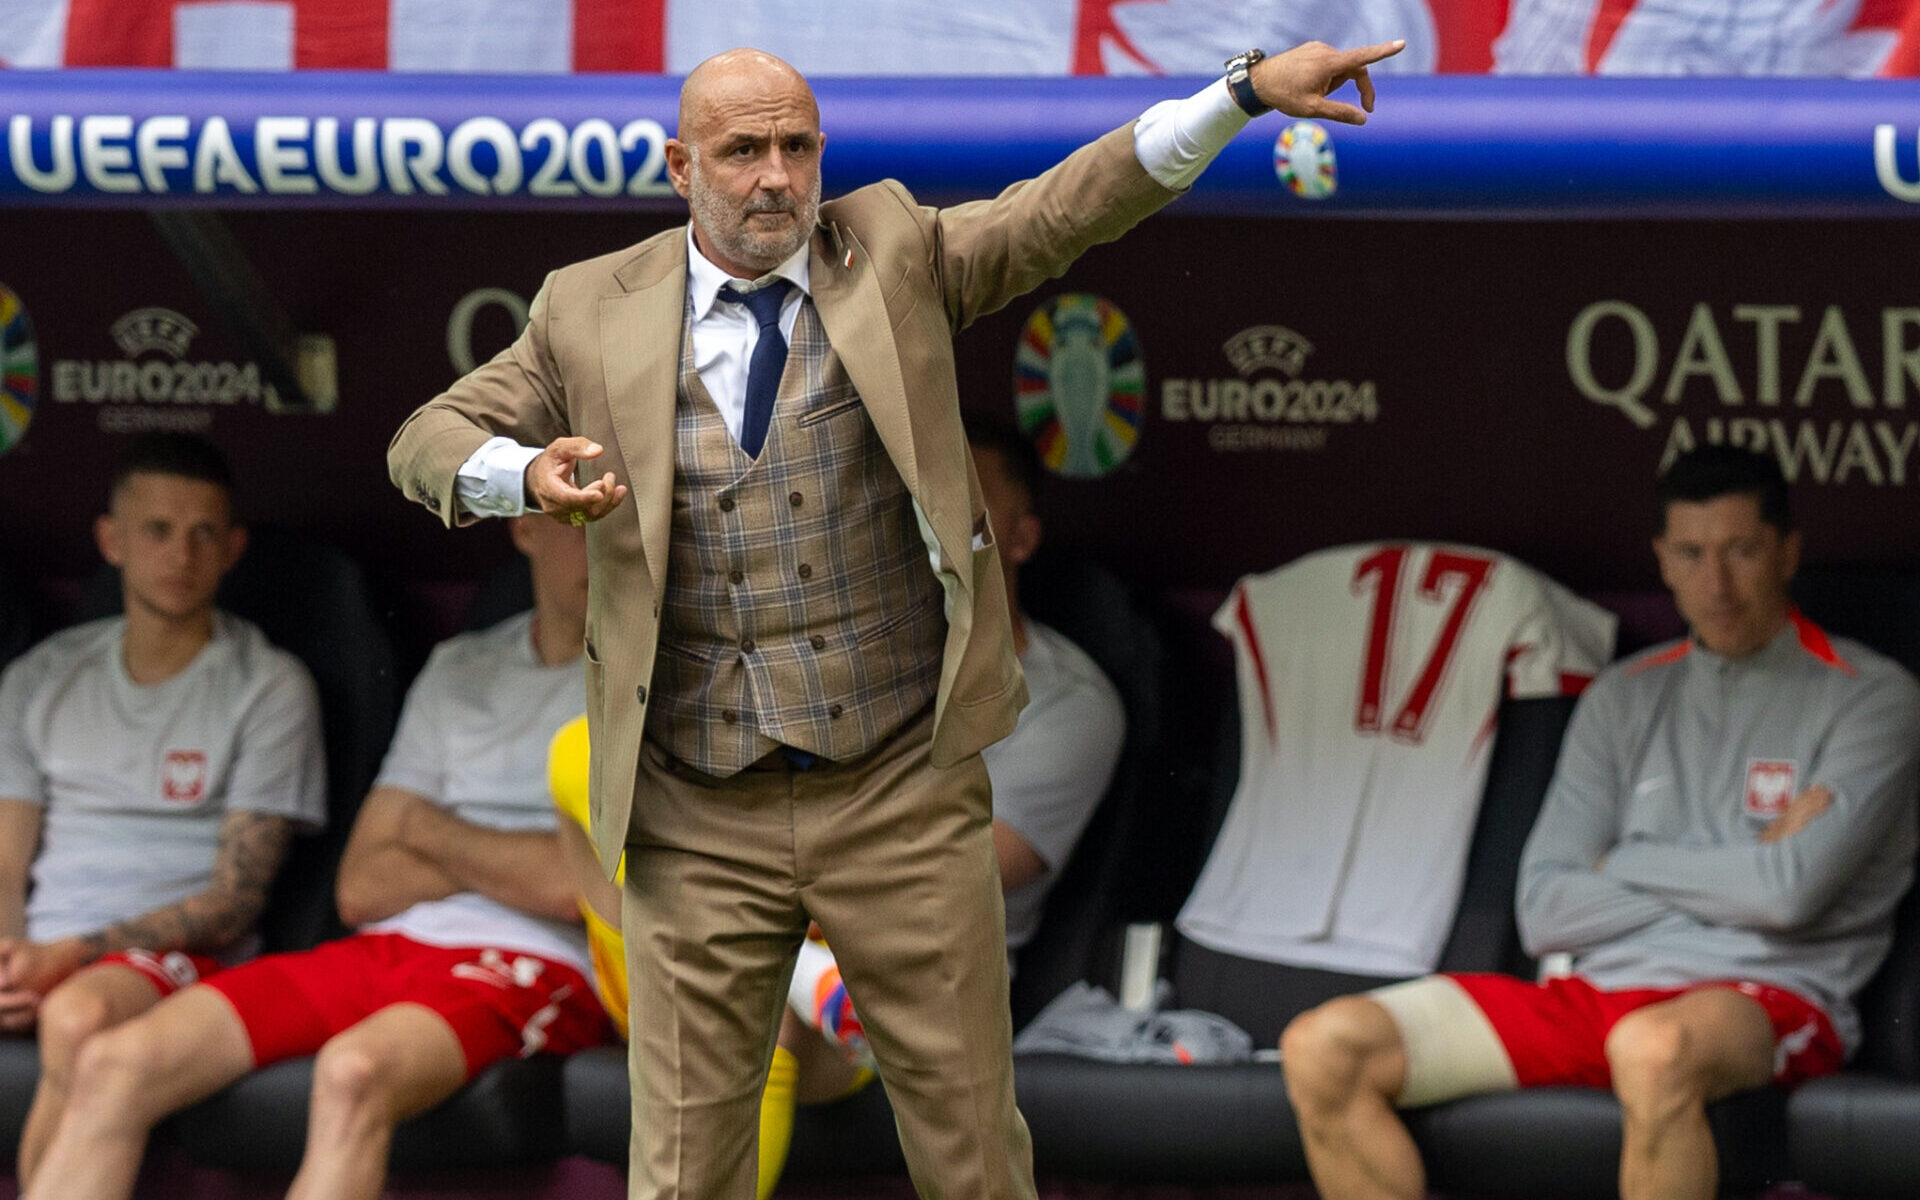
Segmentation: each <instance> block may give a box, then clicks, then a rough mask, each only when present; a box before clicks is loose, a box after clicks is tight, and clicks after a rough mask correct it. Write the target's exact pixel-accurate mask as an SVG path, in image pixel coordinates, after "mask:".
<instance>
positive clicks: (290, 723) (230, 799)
mask: <svg viewBox="0 0 1920 1200" xmlns="http://www.w3.org/2000/svg"><path fill="white" fill-rule="evenodd" d="M232 493H233V482H232V476H231V474H230V472H229V471H228V467H227V463H226V460H225V459H224V458H222V457H221V455H220V452H219V451H218V450H216V449H214V447H213V446H211V445H209V444H208V443H206V442H204V441H202V440H201V439H199V438H195V437H188V436H184V435H178V434H167V435H157V436H150V437H141V438H136V439H134V440H133V441H131V442H130V443H129V444H128V446H127V448H126V451H125V453H124V454H123V455H122V457H121V459H120V461H119V463H118V465H117V467H116V469H115V471H114V473H113V479H112V485H111V488H110V489H109V498H108V505H107V512H106V514H105V515H104V516H102V517H100V518H99V520H98V521H97V522H96V523H95V527H94V533H95V537H96V540H97V541H98V543H99V547H100V553H101V555H102V556H103V557H105V558H106V560H107V561H108V562H109V563H111V564H113V565H114V566H116V567H118V568H119V569H120V586H121V597H122V602H123V605H124V608H125V612H124V613H123V614H122V615H120V616H117V617H109V618H106V619H104V620H99V621H92V622H89V623H87V624H84V625H78V626H75V627H74V628H71V629H68V630H65V631H63V632H61V633H57V634H55V635H53V636H52V637H50V638H48V639H46V640H45V641H44V642H41V643H40V644H39V645H38V646H36V647H35V648H33V649H32V650H30V651H28V652H27V653H26V654H24V655H22V656H21V657H20V659H19V660H17V661H16V662H14V663H13V664H12V665H11V666H10V667H9V668H8V669H7V672H6V674H5V676H4V677H0V1028H4V1029H5V1030H6V1031H8V1032H11V1033H28V1032H32V1031H34V1030H35V1029H36V1026H37V1030H38V1036H39V1042H40V1064H41V1070H40V1081H39V1085H38V1088H37V1090H36V1091H35V1094H34V1099H33V1104H32V1107H31V1108H30V1110H29V1112H28V1118H27V1123H26V1128H25V1130H24V1133H23V1136H22V1142H21V1147H20V1151H19V1158H18V1162H19V1166H20V1174H21V1177H22V1178H27V1177H30V1176H31V1175H32V1173H33V1170H34V1168H35V1167H36V1166H37V1165H38V1162H39V1159H40V1156H41V1153H42V1152H43V1151H44V1150H45V1148H46V1143H47V1138H48V1137H49V1136H51V1134H52V1132H53V1124H54V1121H55V1120H56V1119H57V1117H58V1115H59V1112H60V1108H61V1105H62V1104H63V1103H64V1102H65V1098H66V1094H67V1089H68V1086H69V1084H70V1082H71V1078H72V1070H73V1061H74V1054H75V1052H76V1051H77V1050H78V1048H79V1046H80V1044H81V1042H83V1041H84V1040H85V1039H86V1038H88V1037H90V1036H91V1035H93V1034H95V1033H97V1032H99V1031H100V1030H102V1029H104V1028H107V1027H108V1026H111V1025H115V1024H117V1023H119V1022H121V1021H125V1020H127V1019H128V1018H130V1017H132V1016H134V1015H136V1014H138V1013H141V1012H144V1011H146V1010H147V1009H149V1008H151V1007H153V1005H154V1004H156V1003H158V1002H159V1000H160V999H161V998H162V997H163V996H166V995H168V994H170V993H172V992H174V991H176V990H178V989H179V988H181V987H184V986H186V985H187V984H190V983H192V982H193V981H194V980H195V979H196V978H198V977H199V976H200V975H203V974H211V973H212V972H213V971H215V970H218V969H219V967H220V965H221V964H222V963H223V962H231V961H237V960H238V959H240V958H244V957H246V956H247V955H248V954H249V953H251V952H252V950H253V948H254V946H255V944H256V939H255V938H254V937H253V929H254V923H255V921H256V919H257V918H258V917H259V915H260V910H261V908H262V906H263V905H264V904H265V903H266V898H267V891H268V888H269V886H270V885H271V884H272V882H273V878H274V875H275V874H276V873H277V872H278V871H279V869H280V863H281V860H282V858H283V857H284V855H285V852H286V848H287V843H288V841H289V839H290V838H291V836H292V833H293V831H294V829H295V827H296V826H305V827H309V828H314V827H318V826H319V825H320V823H321V822H323V821H324V820H325V818H326V763H325V758H324V756H323V754H322V752H321V745H320V712H319V702H318V700H317V698H316V695H315V692H314V687H313V680H312V679H311V678H310V677H309V676H308V674H307V670H306V668H305V667H304V666H302V665H301V664H300V662H299V660H297V659H295V658H294V657H293V656H292V655H290V654H287V653H285V652H284V651H281V650H278V649H276V648H274V647H273V646H272V645H270V644H268V642H267V640H266V638H265V637H264V636H263V635H262V634H261V632H260V631H259V630H258V629H256V628H255V627H254V626H253V625H251V624H249V623H247V622H246V621H243V620H241V619H240V618H238V617H235V616H233V615H232V614H230V613H226V612H223V611H221V610H220V609H219V608H218V607H216V605H215V603H214V596H215V593H216V592H217V590H218V589H219V586H220V580H221V578H222V577H223V576H225V575H226V573H227V571H228V570H229V569H230V568H231V567H232V566H233V565H234V563H235V562H237V561H238V560H239V558H240V555H241V553H242V552H243V551H244V550H245V548H246V543H247V535H246V530H245V529H244V528H242V527H241V525H240V524H239V523H238V522H237V521H236V519H235V516H234V511H233V494H232Z"/></svg>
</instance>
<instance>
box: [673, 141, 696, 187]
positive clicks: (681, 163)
mask: <svg viewBox="0 0 1920 1200" xmlns="http://www.w3.org/2000/svg"><path fill="white" fill-rule="evenodd" d="M667 179H668V180H669V181H670V182H671V183H672V184H673V190H674V191H676V192H678V193H680V197H681V199H683V200H684V199H685V198H686V197H687V195H688V194H689V193H690V192H692V191H693V154H692V151H690V150H689V149H688V148H687V144H686V143H685V142H683V141H681V140H680V139H679V138H668V139H667Z"/></svg>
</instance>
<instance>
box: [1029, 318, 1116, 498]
mask: <svg viewBox="0 0 1920 1200" xmlns="http://www.w3.org/2000/svg"><path fill="white" fill-rule="evenodd" d="M1146 383H1147V375H1146V366H1145V364H1144V363H1143V362H1142V361H1141V358H1140V342H1139V339H1138V338H1136V337H1135V336H1134V333H1133V324H1132V322H1130V321H1128V320H1127V317H1126V314H1125V313H1123V312H1121V311H1120V310H1119V309H1118V308H1117V307H1115V306H1114V305H1113V304H1112V303H1110V302H1109V301H1107V300H1105V299H1102V298H1101V297H1099V296H1093V295H1089V294H1087V293H1084V292H1070V293H1068V294H1066V295H1063V296H1055V297H1054V298H1052V299H1051V300H1048V301H1047V302H1046V303H1044V304H1042V305H1041V306H1040V307H1039V308H1036V309H1035V310H1034V311H1033V315H1032V316H1030V317H1028V318H1027V324H1026V327H1025V328H1024V329H1023V330H1022V331H1021V333H1020V344H1019V347H1018V348H1017V349H1016V350H1015V351H1014V359H1013V397H1014V407H1015V412H1016V414H1017V417H1018V420H1019V424H1020V431H1021V432H1022V433H1024V434H1025V435H1026V436H1027V437H1028V438H1029V439H1031V440H1032V442H1033V445H1034V449H1035V450H1036V451H1037V452H1038V453H1039V455H1040V461H1041V462H1043V463H1045V464H1046V466H1047V469H1048V470H1050V471H1052V472H1053V473H1054V474H1056V475H1063V476H1066V477H1067V478H1070V479H1096V478H1098V477H1100V476H1102V475H1105V474H1107V473H1108V472H1110V471H1112V470H1113V469H1114V468H1115V467H1118V466H1119V465H1120V464H1121V463H1122V462H1125V461H1126V459H1127V456H1128V455H1129V454H1131V453H1133V446H1134V443H1135V442H1136V441H1138V440H1139V438H1140V422H1141V420H1142V418H1143V417H1144V415H1145V412H1146Z"/></svg>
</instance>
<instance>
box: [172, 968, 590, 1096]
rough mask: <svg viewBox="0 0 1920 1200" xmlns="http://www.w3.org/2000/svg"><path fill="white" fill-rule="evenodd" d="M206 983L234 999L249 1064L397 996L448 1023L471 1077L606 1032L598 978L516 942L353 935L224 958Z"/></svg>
mask: <svg viewBox="0 0 1920 1200" xmlns="http://www.w3.org/2000/svg"><path fill="white" fill-rule="evenodd" d="M207 986H208V987H210V988H213V989H214V990H216V991H218V992H219V993H220V994H221V995H223V996H225V997H226V998H227V1001H228V1003H230V1004H232V1005H233V1010H234V1012H235V1013H237V1014H238V1015H239V1017H240V1023H241V1024H243V1025H245V1026H246V1029H247V1038H248V1040H249V1041H251V1042H252V1043H253V1061H254V1065H255V1066H265V1065H267V1064H268V1063H272V1062H279V1061H280V1060H281V1059H285V1058H295V1057H298V1056H300V1055H303V1054H313V1053H315V1052H317V1051H318V1050H319V1049H320V1047H321V1046H322V1045H323V1044H324V1043H325V1042H326V1041H327V1040H328V1039H329V1038H331V1037H333V1036H334V1035H335V1034H337V1033H341V1032H343V1031H345V1030H346V1029H348V1028H350V1027H351V1026H353V1025H356V1024H358V1023H359V1022H361V1021H362V1020H365V1019H366V1018H367V1017H370V1016H372V1015H373V1014H374V1013H376V1012H378V1011H379V1010H381V1009H383V1008H386V1007H387V1006H389V1005H393V1004H418V1005H420V1006H422V1007H424V1008H427V1009H430V1010H432V1011H433V1012H435V1013H437V1014H438V1015H439V1016H440V1017H441V1018H442V1019H443V1020H445V1021H446V1023H447V1024H448V1025H450V1026H452V1027H453V1032H454V1036H455V1037H457V1038H459V1039H460V1049H461V1050H462V1051H463V1052H464V1053H465V1054H466V1059H467V1077H468V1078H469V1079H471V1078H472V1077H473V1076H474V1075H476V1074H478V1073H479V1072H480V1071H481V1070H482V1069H484V1068H486V1067H487V1066H489V1065H491V1064H493V1063H495V1062H498V1061H499V1060H500V1059H503V1058H506V1057H509V1056H510V1055H519V1056H521V1057H523V1058H525V1057H528V1056H531V1055H534V1054H539V1053H552V1054H572V1053H573V1052H574V1051H576V1050H582V1049H585V1048H586V1047H588V1046H592V1045H596V1044H598V1043H599V1042H602V1041H605V1040H606V1038H607V1035H608V1033H609V1031H610V1030H609V1025H608V1022H607V1018H606V1014H605V1013H604V1012H602V1011H601V1008H600V1001H599V999H598V998H597V997H595V995H594V991H593V984H591V983H589V982H588V981H587V979H586V977H585V976H583V975H581V974H580V972H579V971H576V970H574V969H573V968H572V967H570V966H567V965H566V964H565V963H559V962H554V961H552V960H551V959H545V958H539V957H537V956H535V955H531V954H517V953H515V952H513V951H511V950H495V949H488V948H474V947H453V948H449V947H444V946H429V945H426V944H424V943H421V942H416V941H414V940H413V939H411V938H406V937H402V936H400V935H399V934H394V933H356V934H353V935H352V936H349V937H344V938H341V939H340V940H339V941H335V942H326V943H324V944H322V945H320V946H317V947H315V948H314V949H312V950H304V951H300V952H298V953H294V954H269V955H267V956H266V957H264V958H257V959H255V960H253V961H252V962H250V963H246V964H244V965H242V966H238V967H230V968H228V969H227V970H225V971H222V972H221V973H220V974H219V975H218V976H216V977H215V978H213V979H211V980H208V981H207Z"/></svg>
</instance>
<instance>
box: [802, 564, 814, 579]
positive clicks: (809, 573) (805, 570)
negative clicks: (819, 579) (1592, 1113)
mask: <svg viewBox="0 0 1920 1200" xmlns="http://www.w3.org/2000/svg"><path fill="white" fill-rule="evenodd" d="M800 578H802V579H812V578H813V568H812V567H810V566H808V565H807V564H806V563H801V564H800Z"/></svg>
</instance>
